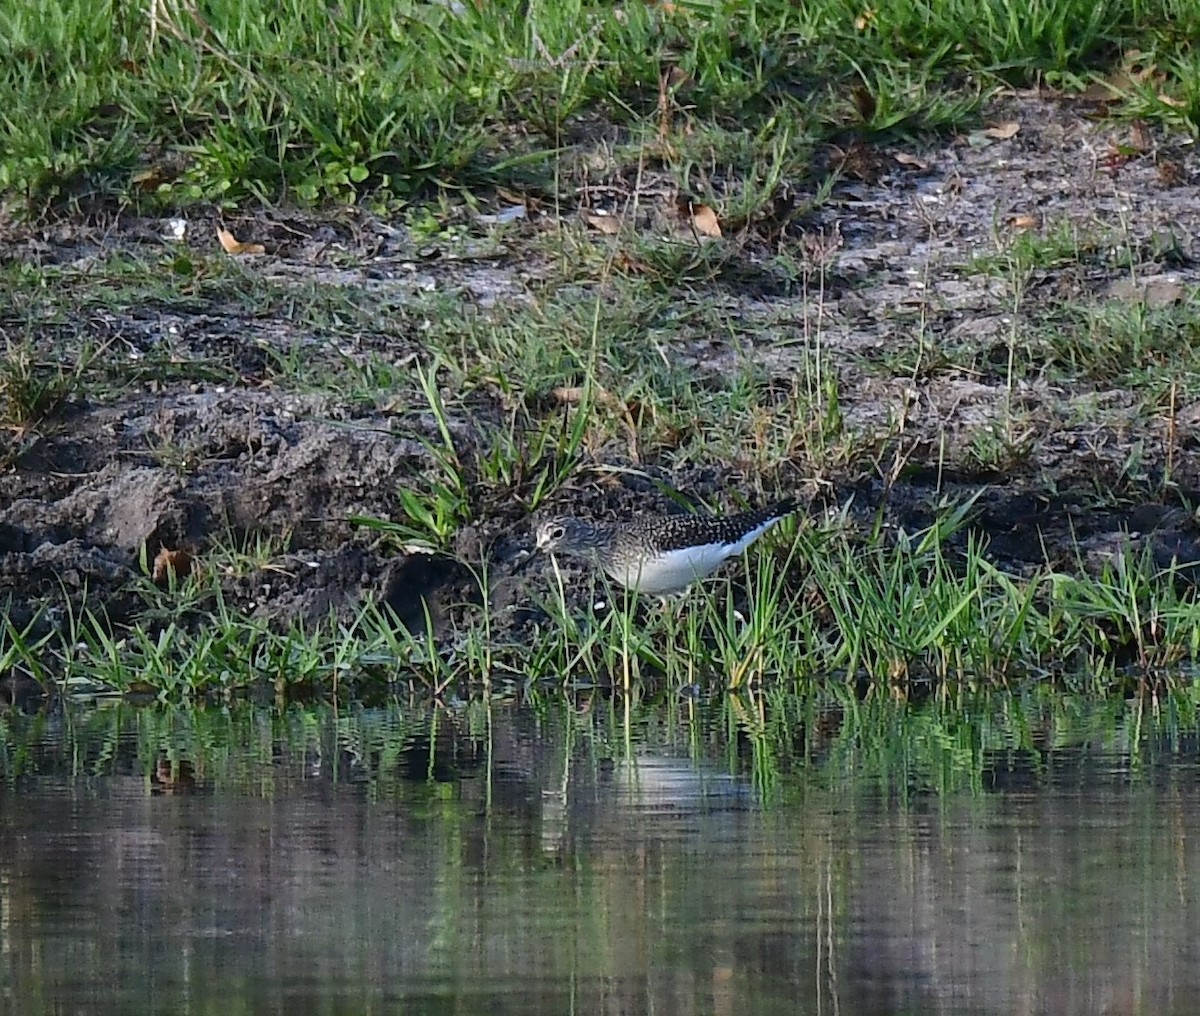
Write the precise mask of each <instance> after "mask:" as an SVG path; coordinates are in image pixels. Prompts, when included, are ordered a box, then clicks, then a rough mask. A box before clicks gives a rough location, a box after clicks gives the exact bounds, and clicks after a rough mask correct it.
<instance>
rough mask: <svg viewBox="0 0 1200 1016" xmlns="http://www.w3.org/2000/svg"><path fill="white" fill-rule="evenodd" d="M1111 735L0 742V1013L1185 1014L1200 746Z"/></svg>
mask: <svg viewBox="0 0 1200 1016" xmlns="http://www.w3.org/2000/svg"><path fill="white" fill-rule="evenodd" d="M1106 708H1107V712H1105V713H1104V715H1103V716H1101V717H1100V718H1099V719H1096V718H1094V717H1089V715H1088V714H1087V712H1086V710H1084V711H1082V712H1081V711H1079V710H1077V711H1076V712H1075V713H1074V714H1073V719H1074V723H1073V726H1072V728H1071V730H1068V731H1066V732H1064V730H1063V726H1064V722H1063V718H1062V717H1061V716H1058V715H1049V714H1048V713H1047V712H1046V711H1045V710H1042V711H1040V712H1038V713H1037V715H1035V716H1033V718H1032V722H1031V720H1030V717H1029V716H1028V715H1026V714H1022V715H1021V716H1019V717H1017V718H1016V719H1015V720H1014V716H1013V711H1012V708H1011V706H1009V707H1006V708H1004V709H1001V710H1000V712H999V714H997V715H992V716H991V717H990V718H989V717H988V716H983V717H976V718H974V719H964V718H963V717H958V718H957V719H955V718H954V717H950V716H947V715H946V714H944V713H937V714H936V715H930V716H925V715H921V714H918V713H917V712H916V711H914V710H913V709H912V708H909V709H907V710H905V711H904V713H903V715H901V714H899V713H897V715H896V716H895V717H891V718H889V716H888V715H886V710H887V709H892V710H893V711H896V710H898V709H899V707H894V706H891V705H887V706H883V707H880V709H881V710H884V711H883V712H879V713H878V715H877V716H876V717H875V718H874V719H870V718H868V719H864V718H863V717H862V716H850V715H848V714H847V713H846V712H844V711H839V712H836V713H833V714H830V715H821V716H816V715H812V714H811V713H810V714H805V713H804V711H803V709H800V710H797V711H794V712H793V713H792V714H790V716H789V715H788V714H787V710H786V709H784V708H782V707H780V708H779V709H778V710H777V711H773V709H772V707H771V706H769V705H764V704H762V703H758V704H754V703H750V704H745V703H742V704H736V705H735V706H731V704H730V703H729V702H724V703H714V704H712V705H700V704H687V703H682V704H681V703H667V704H665V705H663V704H659V705H656V706H644V707H635V708H634V707H631V709H630V710H625V709H623V708H622V706H621V705H620V704H613V703H603V704H601V703H592V704H591V705H590V708H581V707H580V706H579V704H578V703H562V704H560V705H551V706H546V707H543V708H541V709H538V710H529V709H519V708H517V707H492V708H491V709H490V710H489V709H485V708H483V707H480V706H478V705H476V706H472V707H470V708H466V707H464V708H463V709H462V710H459V711H457V712H454V711H451V712H444V711H443V712H430V711H427V710H423V709H417V708H406V707H403V706H400V705H398V704H393V705H391V706H389V707H387V708H384V709H379V710H366V709H363V710H357V711H352V712H351V713H349V714H339V713H336V712H334V711H333V710H331V709H327V708H321V709H314V710H307V711H305V710H294V711H291V712H288V713H283V714H280V713H276V712H274V711H271V710H266V709H256V708H252V707H245V708H240V709H238V710H234V711H219V710H218V711H210V712H208V713H195V714H191V713H189V714H171V713H164V712H162V711H155V710H133V709H131V708H130V707H128V706H121V707H116V708H112V709H108V710H103V709H101V710H91V711H81V712H80V713H79V714H78V715H72V714H71V713H69V712H68V713H66V714H58V715H51V716H23V715H20V714H15V713H11V712H10V713H8V714H6V715H3V714H0V747H2V748H3V755H2V756H0V763H2V765H3V769H2V770H0V771H2V773H3V777H4V779H3V781H0V1011H3V1012H5V1013H14V1014H16V1013H21V1014H24V1013H50V1012H53V1013H89V1014H103V1013H122V1014H128V1013H138V1012H162V1013H173V1014H189V1013H221V1014H229V1013H235V1012H253V1013H287V1014H293V1013H382V1012H403V1013H435V1012H436V1013H464V1014H465V1013H513V1014H518V1013H519V1014H530V1013H586V1014H592V1013H605V1014H609V1013H612V1014H616V1013H629V1014H640V1013H647V1014H649V1013H664V1014H691V1013H713V1014H731V1016H732V1014H738V1016H745V1014H756V1013H776V1012H778V1013H820V1014H839V1016H847V1014H858V1013H863V1014H889V1013H913V1014H918V1013H921V1014H930V1013H954V1014H970V1013H981V1014H982V1013H1004V1014H1012V1013H1028V1014H1036V1013H1048V1014H1049V1013H1053V1014H1070V1013H1081V1014H1084V1013H1086V1014H1098V1013H1121V1014H1125V1013H1131V1014H1132V1013H1146V1014H1157V1016H1162V1014H1171V1013H1180V1014H1184V1013H1186V1014H1189V1016H1193V1014H1195V1013H1197V1012H1200V908H1198V907H1197V904H1196V902H1195V897H1196V893H1197V889H1198V888H1200V886H1198V884H1197V877H1198V876H1197V872H1198V871H1200V868H1198V867H1197V865H1198V863H1200V851H1198V842H1200V836H1198V834H1200V766H1198V765H1197V761H1196V760H1197V755H1198V753H1197V750H1196V739H1195V737H1194V735H1190V734H1187V733H1186V732H1184V733H1183V734H1181V733H1180V732H1179V730H1178V729H1175V730H1173V731H1167V732H1164V731H1162V730H1159V729H1157V728H1156V729H1155V730H1151V731H1150V732H1147V724H1146V722H1145V721H1144V719H1143V718H1142V717H1140V716H1139V717H1136V718H1135V717H1133V716H1132V715H1131V714H1130V713H1129V707H1128V706H1126V705H1125V704H1118V706H1117V707H1115V711H1114V707H1106ZM781 716H782V717H783V718H782V719H780V717H781ZM856 725H857V726H856ZM848 731H849V732H848Z"/></svg>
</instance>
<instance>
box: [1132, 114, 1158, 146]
mask: <svg viewBox="0 0 1200 1016" xmlns="http://www.w3.org/2000/svg"><path fill="white" fill-rule="evenodd" d="M1129 143H1130V144H1131V145H1132V146H1133V148H1134V149H1135V150H1136V151H1138V152H1148V151H1150V148H1151V146H1152V145H1153V144H1154V142H1153V139H1152V138H1151V137H1150V128H1149V127H1147V126H1146V121H1145V120H1134V121H1133V123H1131V124H1130V125H1129Z"/></svg>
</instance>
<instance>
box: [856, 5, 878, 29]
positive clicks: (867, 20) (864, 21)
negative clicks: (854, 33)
mask: <svg viewBox="0 0 1200 1016" xmlns="http://www.w3.org/2000/svg"><path fill="white" fill-rule="evenodd" d="M874 22H875V8H874V7H867V8H866V9H865V10H863V12H862V13H861V14H860V15H859V16H858V17H857V18H855V19H854V27H855V28H857V29H858V30H859V31H860V32H865V31H866V30H867V29H868V28H870V27H871V25H872V24H874Z"/></svg>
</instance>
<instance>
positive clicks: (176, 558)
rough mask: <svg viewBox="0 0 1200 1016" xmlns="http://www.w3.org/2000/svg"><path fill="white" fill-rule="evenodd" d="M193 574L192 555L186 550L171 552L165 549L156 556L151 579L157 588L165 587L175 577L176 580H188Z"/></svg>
mask: <svg viewBox="0 0 1200 1016" xmlns="http://www.w3.org/2000/svg"><path fill="white" fill-rule="evenodd" d="M191 573H192V555H191V554H189V553H188V552H187V551H186V550H169V549H168V548H166V547H163V548H162V549H161V550H160V551H159V552H158V553H157V554H156V555H155V556H154V567H153V569H152V570H151V572H150V579H151V581H153V582H154V584H155V585H157V586H165V585H167V584H168V583H169V582H170V581H171V576H172V575H174V576H175V578H176V580H182V579H185V578H187V577H188V576H189V575H190V574H191Z"/></svg>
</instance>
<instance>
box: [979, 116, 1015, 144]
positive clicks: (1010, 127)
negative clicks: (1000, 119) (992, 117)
mask: <svg viewBox="0 0 1200 1016" xmlns="http://www.w3.org/2000/svg"><path fill="white" fill-rule="evenodd" d="M1020 129H1021V125H1020V124H1019V123H1016V122H1015V121H1012V120H1010V121H1009V122H1008V123H998V124H996V125H995V126H992V127H986V128H984V130H983V136H984V137H986V138H995V139H996V140H997V141H1007V140H1008V139H1009V138H1011V137H1014V136H1015V135H1016V133H1017V131H1019V130H1020Z"/></svg>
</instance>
